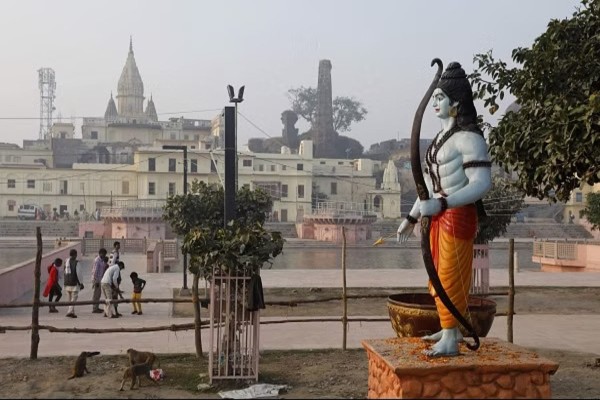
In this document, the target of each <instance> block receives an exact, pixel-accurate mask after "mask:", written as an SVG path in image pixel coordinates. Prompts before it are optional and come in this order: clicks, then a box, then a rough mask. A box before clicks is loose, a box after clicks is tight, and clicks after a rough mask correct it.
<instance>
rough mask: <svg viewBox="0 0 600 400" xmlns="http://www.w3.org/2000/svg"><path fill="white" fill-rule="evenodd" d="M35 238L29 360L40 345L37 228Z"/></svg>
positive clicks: (39, 273) (39, 247) (40, 259)
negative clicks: (35, 250)
mask: <svg viewBox="0 0 600 400" xmlns="http://www.w3.org/2000/svg"><path fill="white" fill-rule="evenodd" d="M35 236H36V238H37V253H36V255H35V269H34V270H33V307H32V308H31V352H30V354H29V358H30V359H31V360H37V354H38V345H39V344H40V331H39V327H40V276H41V272H40V270H41V266H42V246H43V244H42V230H41V228H40V227H39V226H38V227H37V228H36V231H35Z"/></svg>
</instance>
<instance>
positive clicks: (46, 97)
mask: <svg viewBox="0 0 600 400" xmlns="http://www.w3.org/2000/svg"><path fill="white" fill-rule="evenodd" d="M38 84H39V87H40V137H39V139H40V140H44V139H48V138H50V136H51V129H52V112H53V111H54V98H55V97H56V96H55V94H54V91H55V90H56V81H55V80H54V70H53V69H52V68H40V69H38Z"/></svg>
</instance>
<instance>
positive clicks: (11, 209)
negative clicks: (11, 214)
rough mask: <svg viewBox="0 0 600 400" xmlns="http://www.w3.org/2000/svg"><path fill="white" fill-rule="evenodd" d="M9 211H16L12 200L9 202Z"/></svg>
mask: <svg viewBox="0 0 600 400" xmlns="http://www.w3.org/2000/svg"><path fill="white" fill-rule="evenodd" d="M8 211H15V203H14V202H13V203H11V202H10V200H9V203H8Z"/></svg>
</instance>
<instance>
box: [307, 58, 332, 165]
mask: <svg viewBox="0 0 600 400" xmlns="http://www.w3.org/2000/svg"><path fill="white" fill-rule="evenodd" d="M332 101H333V98H332V91H331V61H329V60H321V61H319V81H318V83H317V115H316V117H315V122H314V125H313V127H312V131H313V141H314V144H315V158H324V157H325V158H327V157H334V155H335V148H334V143H335V139H336V138H337V133H336V132H335V131H334V130H333V105H332Z"/></svg>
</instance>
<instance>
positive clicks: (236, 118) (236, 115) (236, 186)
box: [234, 101, 238, 192]
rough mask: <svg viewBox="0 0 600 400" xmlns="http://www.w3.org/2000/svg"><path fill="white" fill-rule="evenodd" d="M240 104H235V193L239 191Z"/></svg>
mask: <svg viewBox="0 0 600 400" xmlns="http://www.w3.org/2000/svg"><path fill="white" fill-rule="evenodd" d="M237 128H238V102H237V101H236V102H235V141H234V150H235V191H236V192H237V190H238V154H237Z"/></svg>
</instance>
